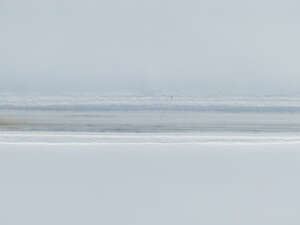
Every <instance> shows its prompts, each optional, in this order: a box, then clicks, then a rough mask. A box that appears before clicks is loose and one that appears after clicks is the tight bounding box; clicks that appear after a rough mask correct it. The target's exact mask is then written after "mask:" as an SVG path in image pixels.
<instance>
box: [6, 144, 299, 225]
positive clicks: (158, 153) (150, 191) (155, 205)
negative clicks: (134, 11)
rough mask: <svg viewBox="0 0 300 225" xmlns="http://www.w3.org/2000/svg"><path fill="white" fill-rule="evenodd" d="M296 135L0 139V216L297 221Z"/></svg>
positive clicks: (31, 220)
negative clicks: (247, 139)
mask: <svg viewBox="0 0 300 225" xmlns="http://www.w3.org/2000/svg"><path fill="white" fill-rule="evenodd" d="M299 147H300V144H298V143H290V144H286V143H285V144H262V143H260V144H255V143H254V144H253V143H252V144H249V143H248V144H247V143H244V144H237V143H229V144H228V143H227V144H226V143H221V144H220V143H209V144H199V143H198V144H195V143H194V144H171V143H168V144H158V143H156V144H143V143H131V144H130V143H127V144H124V143H123V144H118V143H114V144H99V143H98V144H83V145H78V144H71V143H69V144H66V143H62V144H53V143H52V144H49V143H48V144H47V143H21V144H12V143H7V144H3V143H2V144H0V173H1V175H0V177H1V181H0V183H1V186H0V196H1V202H0V211H1V212H0V222H1V223H2V224H20V223H22V224H33V225H35V224H208V225H210V224H212V225H213V224H230V225H232V224H245V225H247V224H249V225H250V224H286V223H287V224H298V223H299V222H300V216H299V213H298V212H299V210H300V204H299V196H300V195H298V194H297V193H298V190H299V187H300V182H299V179H298V177H299V173H298V171H299V169H300V163H299V162H300V152H299Z"/></svg>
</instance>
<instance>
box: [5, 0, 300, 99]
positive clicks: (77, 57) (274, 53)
mask: <svg viewBox="0 0 300 225" xmlns="http://www.w3.org/2000/svg"><path fill="white" fill-rule="evenodd" d="M299 7H300V3H299V2H298V1H295V0H286V1H276V0H275V1H274V0H272V1H271V0H253V1H238V0H227V1H224V0H186V1H179V0H172V1H170V0H151V1H149V0H148V1H144V0H128V1H117V0H113V1H99V0H85V1H83V0H81V1H80V0H59V1H58V0H28V1H22V0H1V2H0V92H1V91H2V92H22V93H23V92H26V93H27V92H28V93H30V92H42V93H43V92H46V93H58V92H97V93H100V94H107V93H121V94H122V93H133V94H142V95H160V94H179V95H191V94H193V95H299V94H300V91H299V88H298V83H299V82H300V76H299V75H298V74H299V72H300V64H299V58H300V44H299V39H300V30H299V23H300V15H299Z"/></svg>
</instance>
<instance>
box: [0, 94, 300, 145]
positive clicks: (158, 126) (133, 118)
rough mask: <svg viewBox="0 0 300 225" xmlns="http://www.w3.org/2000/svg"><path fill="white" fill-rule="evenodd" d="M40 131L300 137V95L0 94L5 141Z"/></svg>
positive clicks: (92, 138) (98, 138)
mask: <svg viewBox="0 0 300 225" xmlns="http://www.w3.org/2000/svg"><path fill="white" fill-rule="evenodd" d="M37 137H40V138H41V140H42V141H45V140H47V141H49V142H51V141H56V142H57V141H74V140H75V139H74V137H76V138H77V139H76V141H78V142H80V143H81V142H142V143H144V142H162V143H164V142H175V143H190V142H224V141H230V142H232V141H235V142H245V141H247V142H274V141H278V142H282V141H289V142H290V141H294V142H295V141H297V142H298V141H299V142H300V97H282V96H259V97H236V96H234V97H220V96H218V97H195V96H171V95H170V96H169V95H166V96H154V97H153V96H132V95H129V96H127V95H126V96H98V95H95V94H81V95H80V94H64V95H16V94H1V95H0V141H12V142H13V141H17V140H19V141H20V140H21V141H24V140H27V141H30V140H32V139H34V140H35V141H36V139H37ZM62 137H63V138H62ZM68 137H69V139H68ZM18 138H19V139H18ZM24 138H25V139H24ZM26 138H27V139H26Z"/></svg>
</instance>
